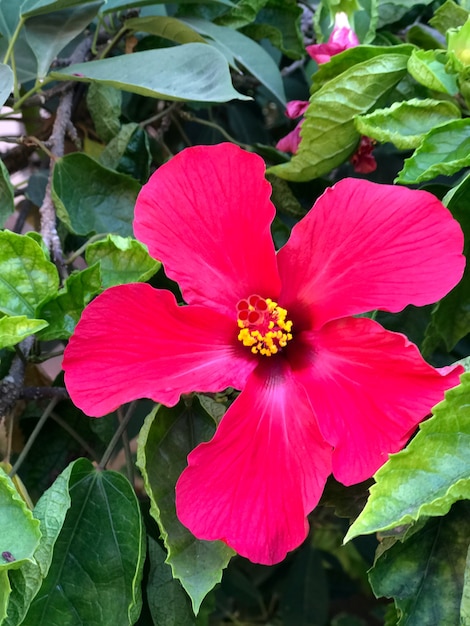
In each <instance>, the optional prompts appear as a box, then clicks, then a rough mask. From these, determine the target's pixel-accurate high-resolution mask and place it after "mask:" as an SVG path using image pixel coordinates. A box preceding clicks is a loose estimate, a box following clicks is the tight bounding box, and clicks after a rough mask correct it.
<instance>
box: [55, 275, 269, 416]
mask: <svg viewBox="0 0 470 626" xmlns="http://www.w3.org/2000/svg"><path fill="white" fill-rule="evenodd" d="M237 332H238V328H237V327H236V325H235V324H234V323H233V321H232V320H231V319H230V318H227V317H226V316H224V315H222V314H220V313H218V312H217V311H213V310H211V309H208V308H206V307H200V306H183V307H180V306H178V305H177V304H176V301H175V298H174V296H173V294H171V293H170V292H169V291H163V290H157V289H154V288H153V287H151V286H150V285H146V284H130V285H120V286H118V287H111V288H110V289H107V290H106V291H105V292H103V293H102V294H101V295H100V296H98V298H96V300H94V301H93V302H92V303H91V304H89V305H88V306H87V307H86V309H85V310H84V312H83V315H82V318H81V320H80V322H79V323H78V325H77V327H76V329H75V333H74V334H73V336H72V337H71V339H70V342H69V344H68V346H67V348H66V350H65V354H64V362H63V368H64V370H65V382H66V385H67V389H68V391H69V394H70V396H71V398H72V400H73V402H74V403H75V404H76V405H77V406H78V407H80V408H81V409H82V410H83V411H84V412H85V413H87V414H88V415H92V416H101V415H105V414H106V413H109V412H111V411H113V410H114V409H116V408H117V407H118V406H120V405H121V404H123V403H125V402H129V401H131V400H135V399H137V398H151V399H153V400H156V401H157V402H162V403H163V404H166V405H168V406H172V405H174V404H176V403H177V402H178V399H179V397H180V395H181V394H182V393H189V392H192V391H214V392H215V391H221V390H223V389H225V388H226V387H232V386H233V387H236V388H241V387H243V386H244V384H245V381H246V379H247V377H248V376H249V374H250V373H251V371H252V370H253V368H254V367H256V364H257V361H256V359H254V358H252V357H253V355H251V353H250V352H248V351H246V349H245V348H244V347H243V346H242V345H241V344H240V342H239V341H238V340H237Z"/></svg>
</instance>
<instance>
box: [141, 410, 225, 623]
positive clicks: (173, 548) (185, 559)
mask: <svg viewBox="0 0 470 626" xmlns="http://www.w3.org/2000/svg"><path fill="white" fill-rule="evenodd" d="M213 433H214V422H213V421H212V420H211V418H210V417H209V416H208V415H207V413H206V412H205V411H204V410H203V409H202V408H201V406H200V404H199V402H198V401H197V399H196V398H194V399H193V402H192V405H191V406H187V405H186V404H185V403H184V402H180V403H179V404H178V405H177V406H175V407H173V408H167V407H164V406H157V407H156V408H155V409H154V410H153V411H152V412H151V413H150V414H149V415H148V416H147V418H146V420H145V423H144V426H143V427H142V429H141V431H140V435H139V441H138V449H137V465H138V466H139V468H140V470H141V472H142V476H143V478H144V484H145V490H146V491H147V493H148V495H149V497H150V503H151V508H150V513H151V515H152V517H153V518H154V519H155V520H156V522H157V524H158V525H159V528H160V532H161V535H162V538H163V541H164V543H165V546H166V548H167V551H168V557H167V560H166V562H167V563H168V564H169V565H171V569H172V570H173V576H174V577H175V578H177V579H178V580H180V581H181V584H182V585H183V587H184V589H185V590H186V591H187V593H188V595H189V596H190V598H191V601H192V605H193V609H194V612H195V613H196V614H197V612H198V611H199V607H200V605H201V602H202V600H203V599H204V597H205V596H206V594H207V593H208V592H209V591H210V590H211V589H212V588H213V587H214V585H216V584H217V583H218V582H220V580H221V577H222V570H223V569H224V568H225V567H226V566H227V564H228V562H229V560H230V558H231V557H232V556H233V555H234V552H233V550H232V549H231V548H229V547H228V546H226V545H225V544H224V543H222V542H221V541H200V540H199V539H196V538H195V537H194V536H193V535H192V534H191V533H190V532H189V530H188V529H187V528H185V527H184V526H183V525H182V524H181V522H180V521H179V520H178V518H177V516H176V509H175V485H176V481H177V480H178V478H179V476H180V474H181V473H182V471H183V470H184V468H185V467H186V464H187V460H186V457H187V455H188V454H189V452H190V451H191V450H192V449H193V448H194V447H195V446H196V445H197V444H198V443H200V442H202V441H207V440H208V439H210V437H211V436H212V434H213Z"/></svg>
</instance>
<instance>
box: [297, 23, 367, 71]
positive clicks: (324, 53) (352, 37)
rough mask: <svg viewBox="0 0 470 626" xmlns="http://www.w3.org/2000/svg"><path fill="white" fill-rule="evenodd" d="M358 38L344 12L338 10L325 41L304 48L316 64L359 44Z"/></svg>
mask: <svg viewBox="0 0 470 626" xmlns="http://www.w3.org/2000/svg"><path fill="white" fill-rule="evenodd" d="M359 43H360V42H359V39H358V37H357V35H356V33H355V32H354V31H353V29H352V28H351V25H350V24H349V20H348V16H347V15H346V13H343V12H342V11H340V12H339V13H336V15H335V25H334V28H333V30H332V31H331V34H330V36H329V37H328V41H327V42H326V43H316V44H313V45H311V46H307V47H306V50H307V52H308V54H309V55H310V56H311V57H312V59H313V60H314V61H316V62H317V63H318V64H321V63H328V61H329V60H330V59H331V57H333V56H335V54H339V53H340V52H343V51H344V50H347V49H348V48H354V47H355V46H358V45H359Z"/></svg>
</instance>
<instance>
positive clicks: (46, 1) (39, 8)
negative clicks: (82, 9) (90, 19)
mask: <svg viewBox="0 0 470 626" xmlns="http://www.w3.org/2000/svg"><path fill="white" fill-rule="evenodd" d="M93 2H95V3H96V0H24V1H23V4H22V5H21V16H22V17H23V18H25V19H26V18H29V17H32V16H33V15H42V14H44V13H52V12H54V11H60V10H61V9H69V8H71V7H76V6H78V5H83V4H90V3H93ZM103 2H104V0H101V1H100V4H103Z"/></svg>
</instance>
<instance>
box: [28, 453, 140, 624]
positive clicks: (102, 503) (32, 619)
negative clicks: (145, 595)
mask: <svg viewBox="0 0 470 626" xmlns="http://www.w3.org/2000/svg"><path fill="white" fill-rule="evenodd" d="M69 493H70V497H71V500H72V502H71V506H70V508H69V510H68V511H67V515H66V517H65V521H64V522H63V525H62V528H61V530H60V532H59V535H58V537H57V540H56V542H55V546H54V552H53V556H52V561H51V564H50V568H49V571H48V573H47V576H46V578H45V579H44V581H43V584H42V586H41V588H40V590H39V592H38V593H37V595H36V597H35V598H34V600H33V602H32V604H31V606H30V608H29V610H28V613H27V614H26V617H25V620H24V625H25V626H33V625H34V626H50V625H51V624H71V625H72V624H73V625H75V624H77V626H78V625H84V624H86V626H103V625H104V624H113V626H129V624H134V623H135V621H136V620H137V618H138V615H139V613H140V606H141V597H140V582H141V577H142V567H143V560H144V552H145V540H144V530H143V524H142V519H141V513H140V508H139V503H138V501H137V498H136V495H135V493H134V490H133V489H132V487H131V485H130V484H129V482H128V481H127V479H126V478H125V477H124V476H123V475H122V474H118V473H117V472H111V471H97V470H95V468H94V467H93V465H92V464H91V462H90V461H88V460H87V459H80V460H79V461H76V462H75V463H74V465H73V469H72V473H71V476H70V480H69Z"/></svg>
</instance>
